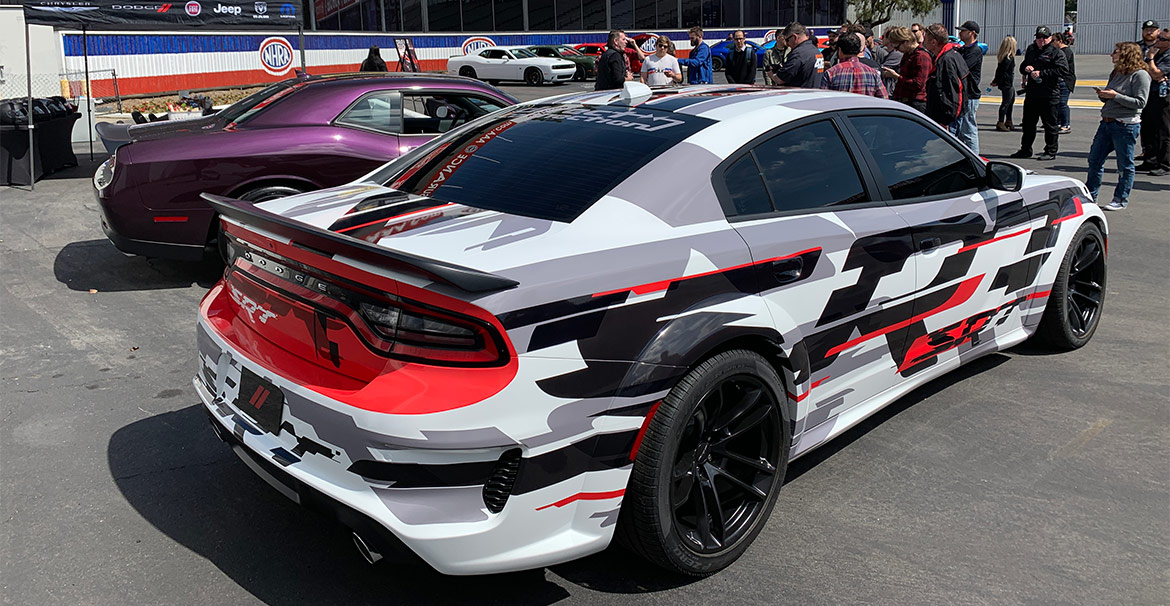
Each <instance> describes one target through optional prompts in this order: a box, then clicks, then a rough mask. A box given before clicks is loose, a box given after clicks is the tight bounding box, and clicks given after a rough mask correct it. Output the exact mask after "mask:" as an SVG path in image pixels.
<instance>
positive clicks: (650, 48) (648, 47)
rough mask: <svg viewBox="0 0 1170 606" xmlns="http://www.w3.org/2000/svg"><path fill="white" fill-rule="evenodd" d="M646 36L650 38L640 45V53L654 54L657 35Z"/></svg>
mask: <svg viewBox="0 0 1170 606" xmlns="http://www.w3.org/2000/svg"><path fill="white" fill-rule="evenodd" d="M646 35H647V36H650V37H649V38H646V41H645V42H643V43H642V52H644V53H652V52H655V51H656V50H658V48H657V47H656V46H655V45H656V44H658V34H646Z"/></svg>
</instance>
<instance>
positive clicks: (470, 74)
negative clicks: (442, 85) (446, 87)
mask: <svg viewBox="0 0 1170 606" xmlns="http://www.w3.org/2000/svg"><path fill="white" fill-rule="evenodd" d="M459 75H460V76H463V77H464V78H474V77H475V68H474V67H471V66H470V65H464V66H463V67H461V68H459Z"/></svg>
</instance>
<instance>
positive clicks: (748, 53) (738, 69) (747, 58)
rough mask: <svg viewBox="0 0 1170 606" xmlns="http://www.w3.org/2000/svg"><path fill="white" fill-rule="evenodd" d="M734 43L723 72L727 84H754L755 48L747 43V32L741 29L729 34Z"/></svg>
mask: <svg viewBox="0 0 1170 606" xmlns="http://www.w3.org/2000/svg"><path fill="white" fill-rule="evenodd" d="M731 41H732V43H733V44H734V45H733V46H732V48H731V53H730V54H729V55H728V56H727V66H726V67H725V68H723V74H724V75H725V76H726V77H727V83H728V84H755V83H756V49H755V47H750V46H748V44H747V34H745V33H744V31H743V30H742V29H737V30H735V33H733V34H731Z"/></svg>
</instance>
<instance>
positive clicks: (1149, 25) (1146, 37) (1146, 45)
mask: <svg viewBox="0 0 1170 606" xmlns="http://www.w3.org/2000/svg"><path fill="white" fill-rule="evenodd" d="M1159 27H1161V26H1159V25H1158V22H1157V21H1154V20H1153V19H1150V20H1149V21H1146V22H1145V23H1142V39H1141V40H1138V46H1140V47H1142V56H1143V57H1145V56H1146V53H1148V52H1149V51H1150V47H1152V46H1154V44H1155V43H1157V41H1158V28H1159Z"/></svg>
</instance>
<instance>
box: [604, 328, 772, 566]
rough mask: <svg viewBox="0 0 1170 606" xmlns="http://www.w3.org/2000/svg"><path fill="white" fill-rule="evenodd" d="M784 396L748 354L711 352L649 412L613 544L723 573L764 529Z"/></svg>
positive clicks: (768, 368) (660, 560)
mask: <svg viewBox="0 0 1170 606" xmlns="http://www.w3.org/2000/svg"><path fill="white" fill-rule="evenodd" d="M785 393H786V392H785V390H784V388H783V383H782V381H781V379H780V376H779V375H778V374H777V373H776V370H775V369H774V368H773V367H772V365H771V364H769V363H768V361H767V360H765V359H764V358H762V357H761V356H760V355H758V354H756V353H754V352H751V351H747V350H732V351H728V352H724V353H721V354H718V355H716V356H714V357H712V358H710V359H708V360H706V361H705V362H703V363H702V364H699V365H698V366H697V367H696V368H695V369H694V370H692V371H691V372H689V373H688V374H687V375H686V376H685V377H683V378H682V380H680V381H679V383H678V384H677V385H676V386H675V387H674V389H672V390H671V392H670V394H668V395H667V396H666V398H664V399H663V400H662V402H661V403H660V404H659V405H658V409H657V410H656V412H655V413H654V417H653V418H652V419H651V421H650V424H649V426H648V427H647V430H646V434H645V435H644V436H643V439H642V442H641V444H640V446H639V448H638V451H637V455H636V460H635V462H634V469H633V473H632V474H631V477H630V483H629V486H628V487H627V488H626V493H625V498H624V499H623V501H622V510H621V515H620V519H619V521H618V528H617V533H618V540H619V541H621V542H622V544H624V545H625V546H627V547H628V548H630V549H631V550H632V551H634V552H635V553H638V554H639V555H641V556H642V557H644V558H646V559H648V560H650V561H651V562H653V563H655V564H657V565H659V566H661V567H663V568H665V569H667V570H671V571H674V572H680V573H683V574H687V575H692V576H706V575H709V574H713V573H715V572H718V571H719V570H722V569H723V568H726V567H727V566H729V565H731V563H732V562H734V561H735V560H736V559H737V558H739V557H740V556H741V555H742V554H743V552H744V551H746V550H747V548H748V546H749V545H751V543H752V541H753V540H755V538H756V536H757V535H758V534H759V533H760V530H762V529H763V527H764V524H765V522H766V521H767V519H768V516H769V514H770V513H771V511H772V507H773V506H774V505H775V503H776V497H777V494H778V492H779V490H780V485H781V483H782V482H783V480H784V471H785V468H786V467H787V465H788V450H789V448H790V446H791V441H792V436H791V432H790V427H789V422H788V414H787V412H786V405H785V404H786V398H785Z"/></svg>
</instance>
